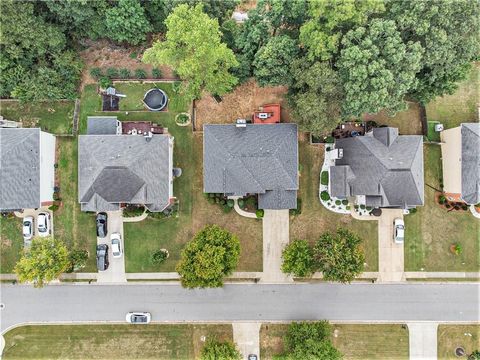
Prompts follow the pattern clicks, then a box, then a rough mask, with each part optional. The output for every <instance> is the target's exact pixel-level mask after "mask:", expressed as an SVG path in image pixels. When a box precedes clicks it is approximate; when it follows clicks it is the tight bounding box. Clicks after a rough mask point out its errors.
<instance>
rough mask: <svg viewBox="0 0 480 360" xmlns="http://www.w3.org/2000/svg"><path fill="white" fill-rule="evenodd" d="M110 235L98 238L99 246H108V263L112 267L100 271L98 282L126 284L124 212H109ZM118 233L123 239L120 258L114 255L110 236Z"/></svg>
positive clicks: (108, 228)
mask: <svg viewBox="0 0 480 360" xmlns="http://www.w3.org/2000/svg"><path fill="white" fill-rule="evenodd" d="M107 216H108V227H107V230H108V233H107V236H105V237H104V238H97V244H98V245H99V244H107V245H108V261H109V262H110V265H109V266H108V269H107V270H105V271H99V272H98V276H97V282H102V283H103V282H111V283H118V282H126V281H127V278H126V276H125V254H124V238H123V217H122V211H108V212H107ZM115 232H118V233H120V236H121V238H122V241H121V248H122V256H121V257H120V258H114V257H113V255H112V244H111V242H110V235H111V234H113V233H115Z"/></svg>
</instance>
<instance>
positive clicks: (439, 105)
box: [426, 62, 480, 129]
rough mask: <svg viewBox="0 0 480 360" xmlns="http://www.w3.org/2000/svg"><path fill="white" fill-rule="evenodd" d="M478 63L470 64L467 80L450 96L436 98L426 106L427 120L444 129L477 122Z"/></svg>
mask: <svg viewBox="0 0 480 360" xmlns="http://www.w3.org/2000/svg"><path fill="white" fill-rule="evenodd" d="M479 79H480V62H476V63H473V64H472V69H471V71H470V73H469V75H468V78H467V79H466V80H464V81H462V82H461V83H460V84H459V86H458V89H457V91H455V93H453V94H452V95H445V96H441V97H437V98H436V99H435V100H433V101H431V102H430V103H429V104H427V106H426V110H427V119H428V120H436V121H439V122H441V123H442V124H443V125H444V127H445V129H450V128H452V127H456V126H458V125H460V124H461V123H463V122H471V121H478V117H477V116H478V115H477V106H478V104H479V102H480V99H479V92H478V88H479Z"/></svg>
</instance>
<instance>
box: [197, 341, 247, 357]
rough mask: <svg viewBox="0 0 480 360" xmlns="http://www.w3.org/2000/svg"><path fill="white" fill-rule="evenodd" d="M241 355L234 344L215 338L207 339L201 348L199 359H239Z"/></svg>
mask: <svg viewBox="0 0 480 360" xmlns="http://www.w3.org/2000/svg"><path fill="white" fill-rule="evenodd" d="M241 359H242V355H241V354H240V352H239V351H238V350H237V348H236V347H235V344H233V343H231V342H229V341H225V342H220V341H217V340H215V339H211V340H208V341H207V342H206V343H205V346H204V347H203V348H202V353H201V355H200V360H241Z"/></svg>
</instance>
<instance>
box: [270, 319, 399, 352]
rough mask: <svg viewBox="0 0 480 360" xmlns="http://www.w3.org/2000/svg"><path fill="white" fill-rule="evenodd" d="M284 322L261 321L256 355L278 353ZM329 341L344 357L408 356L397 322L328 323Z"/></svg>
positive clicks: (282, 346) (280, 349) (284, 331)
mask: <svg viewBox="0 0 480 360" xmlns="http://www.w3.org/2000/svg"><path fill="white" fill-rule="evenodd" d="M287 327H288V325H286V324H268V325H267V324H263V325H262V327H261V329H260V357H261V358H262V359H265V360H270V359H274V356H275V355H280V354H282V353H283V352H284V351H285V349H284V344H283V338H284V336H285V334H286V332H287ZM332 331H333V333H332V341H333V344H334V346H335V347H336V348H337V349H338V350H339V351H340V352H341V353H342V354H343V359H345V360H357V359H358V360H364V359H382V360H400V359H405V360H406V359H408V353H409V349H408V329H407V328H406V327H405V328H403V327H402V325H400V324H389V325H383V324H382V325H356V324H353V325H352V324H332Z"/></svg>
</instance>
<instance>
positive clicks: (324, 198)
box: [320, 191, 330, 201]
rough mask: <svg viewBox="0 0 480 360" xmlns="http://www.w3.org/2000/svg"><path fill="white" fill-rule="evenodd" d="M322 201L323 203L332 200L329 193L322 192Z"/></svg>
mask: <svg viewBox="0 0 480 360" xmlns="http://www.w3.org/2000/svg"><path fill="white" fill-rule="evenodd" d="M320 199H322V200H323V201H328V200H330V195H329V194H328V191H322V192H321V193H320Z"/></svg>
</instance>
